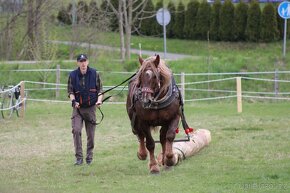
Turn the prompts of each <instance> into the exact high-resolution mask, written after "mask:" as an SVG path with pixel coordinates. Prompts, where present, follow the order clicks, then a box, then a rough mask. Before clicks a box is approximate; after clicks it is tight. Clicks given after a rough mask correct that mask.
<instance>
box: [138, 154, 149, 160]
mask: <svg viewBox="0 0 290 193" xmlns="http://www.w3.org/2000/svg"><path fill="white" fill-rule="evenodd" d="M137 157H138V158H139V160H146V159H147V154H145V155H141V154H140V153H139V152H137Z"/></svg>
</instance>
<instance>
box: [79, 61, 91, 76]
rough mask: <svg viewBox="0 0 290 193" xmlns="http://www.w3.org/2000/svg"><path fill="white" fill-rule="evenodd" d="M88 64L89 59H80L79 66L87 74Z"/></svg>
mask: <svg viewBox="0 0 290 193" xmlns="http://www.w3.org/2000/svg"><path fill="white" fill-rule="evenodd" d="M88 65H89V61H88V60H84V59H83V60H80V61H78V66H79V67H80V70H81V72H82V74H85V73H86V72H87V69H88Z"/></svg>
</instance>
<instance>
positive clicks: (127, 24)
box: [124, 0, 133, 60]
mask: <svg viewBox="0 0 290 193" xmlns="http://www.w3.org/2000/svg"><path fill="white" fill-rule="evenodd" d="M132 6H133V2H132V0H128V5H127V6H126V7H128V11H127V9H126V7H124V15H126V21H125V33H126V45H125V46H126V59H127V60H130V58H131V55H130V53H131V30H132Z"/></svg>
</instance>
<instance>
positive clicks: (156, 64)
mask: <svg viewBox="0 0 290 193" xmlns="http://www.w3.org/2000/svg"><path fill="white" fill-rule="evenodd" d="M159 62H160V56H159V54H157V56H156V59H155V60H154V64H155V66H156V67H157V66H158V65H159Z"/></svg>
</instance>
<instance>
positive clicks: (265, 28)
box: [260, 3, 279, 42]
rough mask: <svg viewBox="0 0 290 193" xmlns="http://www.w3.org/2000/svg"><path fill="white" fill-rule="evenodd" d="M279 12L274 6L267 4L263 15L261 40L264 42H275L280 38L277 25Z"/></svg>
mask: <svg viewBox="0 0 290 193" xmlns="http://www.w3.org/2000/svg"><path fill="white" fill-rule="evenodd" d="M276 15H277V12H276V9H275V8H274V6H273V4H271V3H267V4H266V5H265V7H264V8H263V11H262V15H261V34H260V37H261V40H262V41H264V42H271V41H275V40H277V39H278V37H279V31H278V25H277V16H276Z"/></svg>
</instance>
